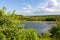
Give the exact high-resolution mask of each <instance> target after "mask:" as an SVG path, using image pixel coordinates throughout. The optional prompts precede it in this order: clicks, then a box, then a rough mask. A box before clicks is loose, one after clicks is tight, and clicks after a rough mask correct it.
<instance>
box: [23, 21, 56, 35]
mask: <svg viewBox="0 0 60 40" xmlns="http://www.w3.org/2000/svg"><path fill="white" fill-rule="evenodd" d="M23 24H24V25H25V28H26V29H27V28H33V29H35V30H36V31H37V32H38V34H40V33H42V32H46V31H48V30H49V29H50V28H51V27H52V26H56V25H55V24H54V23H53V24H48V23H47V22H24V23H23Z"/></svg>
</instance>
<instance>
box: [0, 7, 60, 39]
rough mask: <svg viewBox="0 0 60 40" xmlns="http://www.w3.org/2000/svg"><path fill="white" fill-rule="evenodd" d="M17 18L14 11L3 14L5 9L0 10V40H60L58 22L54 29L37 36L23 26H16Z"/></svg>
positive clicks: (32, 30) (59, 25)
mask: <svg viewBox="0 0 60 40" xmlns="http://www.w3.org/2000/svg"><path fill="white" fill-rule="evenodd" d="M20 22H21V21H18V17H17V16H16V15H15V11H12V12H10V13H8V12H7V13H6V12H5V7H3V8H2V9H0V40H60V21H58V20H57V21H56V22H57V26H56V27H52V28H51V29H50V30H49V31H48V32H46V33H42V34H41V35H38V34H37V32H36V31H35V30H34V29H32V28H28V29H25V28H24V25H23V24H20V26H18V25H17V24H18V23H20Z"/></svg>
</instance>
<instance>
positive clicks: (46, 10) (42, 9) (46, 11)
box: [21, 0, 60, 15]
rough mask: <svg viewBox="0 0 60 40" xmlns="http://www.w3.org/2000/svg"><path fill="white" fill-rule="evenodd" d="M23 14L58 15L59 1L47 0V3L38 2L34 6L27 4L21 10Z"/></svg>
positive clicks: (59, 12) (59, 11)
mask: <svg viewBox="0 0 60 40" xmlns="http://www.w3.org/2000/svg"><path fill="white" fill-rule="evenodd" d="M21 13H22V14H24V15H59V14H60V2H58V1H57V0H48V1H47V3H46V2H45V3H39V5H38V6H36V7H35V8H33V7H32V5H30V4H29V5H27V7H25V8H23V9H22V11H21Z"/></svg>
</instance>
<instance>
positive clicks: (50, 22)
mask: <svg viewBox="0 0 60 40" xmlns="http://www.w3.org/2000/svg"><path fill="white" fill-rule="evenodd" d="M24 22H47V23H49V24H52V23H54V24H56V22H55V21H24Z"/></svg>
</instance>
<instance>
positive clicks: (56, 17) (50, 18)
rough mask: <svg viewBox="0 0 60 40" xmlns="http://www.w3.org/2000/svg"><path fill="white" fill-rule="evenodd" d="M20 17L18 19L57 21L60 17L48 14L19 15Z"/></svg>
mask: <svg viewBox="0 0 60 40" xmlns="http://www.w3.org/2000/svg"><path fill="white" fill-rule="evenodd" d="M17 16H18V17H19V18H18V20H25V21H56V20H57V19H58V18H60V16H59V15H49V16H48V15H46V16H23V15H17Z"/></svg>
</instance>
